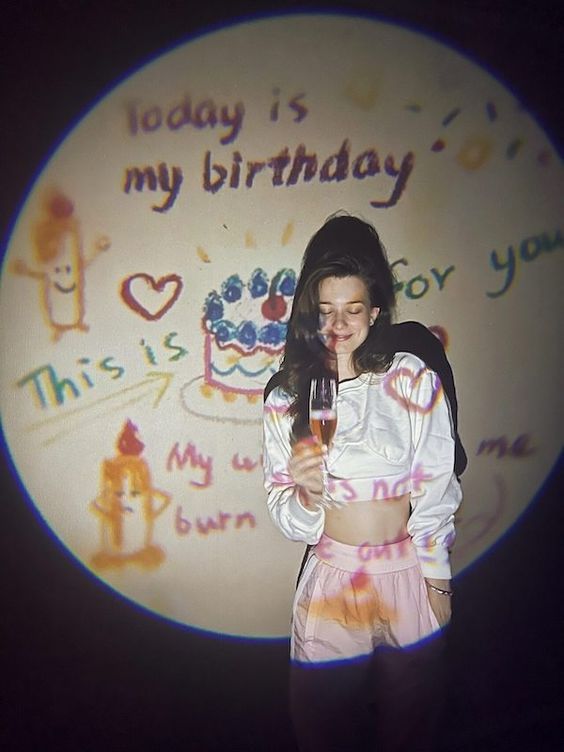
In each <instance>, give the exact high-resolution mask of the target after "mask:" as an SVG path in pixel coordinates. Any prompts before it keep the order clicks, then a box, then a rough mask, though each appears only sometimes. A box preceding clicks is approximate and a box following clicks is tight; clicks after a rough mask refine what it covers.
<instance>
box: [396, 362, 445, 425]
mask: <svg viewBox="0 0 564 752" xmlns="http://www.w3.org/2000/svg"><path fill="white" fill-rule="evenodd" d="M426 371H427V369H426V368H421V369H420V370H419V371H417V373H413V371H412V370H411V369H410V368H396V369H395V371H391V372H390V373H389V374H388V375H387V376H386V379H385V382H384V389H385V390H386V394H388V395H389V396H390V397H393V399H395V400H396V401H397V402H399V403H400V405H402V406H403V407H405V409H406V410H415V412H418V413H423V414H425V413H429V412H431V410H432V409H433V407H434V406H435V403H436V401H437V400H438V399H439V397H440V394H441V392H442V385H441V383H440V381H439V380H438V379H436V380H434V383H433V390H432V392H431V397H430V399H429V401H428V402H427V404H420V403H418V402H414V401H413V400H412V399H411V398H410V397H409V396H407V395H405V394H402V393H401V392H400V391H399V390H398V387H397V385H396V382H397V380H398V379H401V378H405V377H407V378H408V379H409V384H410V387H411V389H410V390H409V391H412V390H415V389H416V387H417V385H418V383H419V381H420V380H421V379H422V378H423V376H424V375H425V373H426Z"/></svg>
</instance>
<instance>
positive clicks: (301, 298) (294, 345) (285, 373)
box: [280, 214, 395, 439]
mask: <svg viewBox="0 0 564 752" xmlns="http://www.w3.org/2000/svg"><path fill="white" fill-rule="evenodd" d="M327 277H338V278H342V277H359V278H360V279H362V281H363V282H364V283H365V285H366V289H367V290H368V295H369V298H370V307H378V308H379V309H380V313H379V315H378V317H377V318H376V321H375V323H374V325H373V326H371V327H370V329H369V333H368V336H367V338H366V340H365V341H364V342H363V343H362V344H361V345H360V346H359V347H358V348H357V349H356V350H355V351H354V353H353V355H352V361H353V367H354V369H355V371H356V373H357V374H360V373H368V372H372V373H382V372H384V371H386V370H388V368H389V367H390V365H391V362H392V359H393V356H394V353H393V352H391V351H390V350H389V346H388V344H387V343H388V341H389V330H390V326H391V323H392V317H393V313H394V309H395V295H394V276H393V274H392V271H391V269H390V266H389V264H388V260H387V257H386V252H385V250H384V247H383V245H382V243H381V242H380V238H379V237H378V233H377V232H376V230H375V229H374V227H373V226H372V225H371V224H369V223H368V222H365V221H364V220H362V219H358V218H357V217H352V216H350V215H343V214H340V215H334V216H332V217H330V218H329V219H328V220H327V221H326V222H325V224H324V225H323V226H322V227H321V228H320V229H319V230H318V231H317V232H316V233H315V234H314V235H313V237H312V238H311V240H310V241H309V243H308V245H307V248H306V250H305V253H304V257H303V261H302V268H301V272H300V277H299V279H298V282H297V285H296V292H295V295H294V302H293V305H292V313H291V315H290V320H289V322H288V333H287V337H286V346H285V350H284V358H283V361H282V374H281V382H280V383H281V386H282V387H283V388H284V390H285V391H286V392H288V394H290V395H291V396H292V397H293V398H294V399H293V402H292V403H291V405H290V414H291V415H293V416H294V423H293V433H294V439H299V438H302V437H303V436H305V435H307V434H308V432H309V428H308V421H309V416H308V396H309V384H310V381H311V379H312V378H313V377H315V376H320V375H328V374H331V373H333V374H334V373H335V372H336V361H335V355H334V353H331V352H330V351H329V350H328V349H327V347H325V345H324V344H323V342H322V340H321V338H320V336H319V284H320V282H321V281H322V280H324V279H326V278H327Z"/></svg>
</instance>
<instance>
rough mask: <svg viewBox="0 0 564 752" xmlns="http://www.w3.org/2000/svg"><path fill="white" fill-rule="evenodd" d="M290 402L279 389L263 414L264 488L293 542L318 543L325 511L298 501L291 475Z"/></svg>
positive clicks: (274, 516) (275, 517)
mask: <svg viewBox="0 0 564 752" xmlns="http://www.w3.org/2000/svg"><path fill="white" fill-rule="evenodd" d="M287 410H288V400H287V399H286V398H285V394H284V392H283V391H282V390H281V388H280V387H277V388H276V389H274V391H272V392H271V393H270V394H269V395H268V397H267V399H266V402H265V405H264V413H263V451H262V461H263V470H264V487H265V488H266V491H267V494H268V497H267V505H268V511H269V512H270V516H271V518H272V521H273V522H274V524H275V525H276V527H278V528H279V530H281V531H282V533H283V534H284V535H285V536H286V537H287V538H290V540H294V541H303V542H304V543H309V544H314V543H317V542H318V541H319V539H320V538H321V534H322V532H323V527H324V525H325V511H324V510H323V509H322V508H319V509H316V510H310V509H306V508H305V507H304V506H302V504H301V503H300V501H299V499H298V488H297V486H296V485H295V483H294V481H293V480H292V478H291V477H290V475H289V474H288V461H289V459H290V457H291V454H292V448H291V442H290V434H291V419H290V418H289V417H288V415H287Z"/></svg>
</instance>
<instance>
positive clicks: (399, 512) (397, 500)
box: [324, 494, 410, 546]
mask: <svg viewBox="0 0 564 752" xmlns="http://www.w3.org/2000/svg"><path fill="white" fill-rule="evenodd" d="M409 501H410V495H409V494H404V495H403V496H397V497H394V498H392V499H378V500H372V501H355V502H352V503H349V504H347V505H346V506H345V507H343V508H341V509H328V510H326V512H325V529H324V532H325V535H328V536H329V537H330V538H333V540H336V541H340V542H341V543H347V544H349V545H351V546H360V545H361V544H362V543H368V544H369V545H372V546H379V545H382V544H383V543H394V542H395V541H399V540H403V539H404V538H406V537H407V535H408V533H407V520H408V518H409V512H410V508H409Z"/></svg>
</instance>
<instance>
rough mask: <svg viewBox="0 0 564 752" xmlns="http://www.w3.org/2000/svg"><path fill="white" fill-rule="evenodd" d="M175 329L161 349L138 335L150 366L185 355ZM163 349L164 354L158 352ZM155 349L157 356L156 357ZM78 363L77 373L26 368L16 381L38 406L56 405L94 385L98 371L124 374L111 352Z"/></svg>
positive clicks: (116, 376)
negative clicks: (177, 339) (27, 370)
mask: <svg viewBox="0 0 564 752" xmlns="http://www.w3.org/2000/svg"><path fill="white" fill-rule="evenodd" d="M177 336H178V333H177V332H169V334H167V335H166V336H165V337H164V338H163V341H162V343H161V349H159V350H158V351H156V349H154V348H153V346H152V345H150V344H149V343H148V342H146V340H144V339H142V340H141V341H140V342H139V345H140V347H141V352H142V353H143V355H142V356H141V357H143V360H144V361H145V362H146V363H147V364H148V365H152V366H156V365H159V363H165V362H166V363H173V362H175V361H178V360H180V359H181V358H184V357H186V355H188V350H187V349H186V348H185V347H182V346H181V345H179V344H178V343H177V342H176V337H177ZM162 349H164V355H163V354H162ZM157 352H158V355H159V357H160V360H159V359H157ZM76 362H77V364H78V366H80V368H79V370H78V373H72V374H68V373H67V374H65V375H62V374H60V373H59V372H57V371H56V370H55V368H54V367H53V366H52V365H51V364H50V363H47V364H45V365H42V366H39V367H38V368H35V369H34V370H33V371H29V372H28V373H26V374H25V375H24V376H22V378H21V379H19V381H18V382H17V384H16V386H17V387H18V388H20V389H25V388H28V393H30V394H31V395H32V396H33V397H34V398H35V402H36V404H37V406H38V407H40V408H42V409H45V408H47V407H58V406H61V405H64V404H65V403H67V402H68V401H74V400H77V399H79V398H80V397H81V396H83V395H84V394H85V393H87V392H88V391H89V390H91V389H93V388H95V386H96V385H97V383H99V382H98V378H99V375H100V374H102V376H103V377H105V378H110V379H112V380H113V381H118V380H119V379H122V378H123V377H124V375H125V371H126V369H125V366H123V365H120V364H119V363H118V362H117V361H116V358H115V357H114V356H113V355H109V356H107V357H105V358H101V359H100V360H98V361H97V362H96V363H92V361H91V359H90V358H86V357H84V358H78V359H77V361H76Z"/></svg>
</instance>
